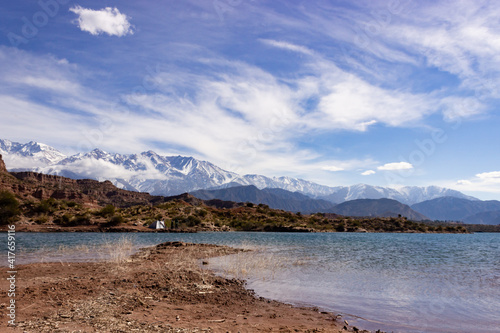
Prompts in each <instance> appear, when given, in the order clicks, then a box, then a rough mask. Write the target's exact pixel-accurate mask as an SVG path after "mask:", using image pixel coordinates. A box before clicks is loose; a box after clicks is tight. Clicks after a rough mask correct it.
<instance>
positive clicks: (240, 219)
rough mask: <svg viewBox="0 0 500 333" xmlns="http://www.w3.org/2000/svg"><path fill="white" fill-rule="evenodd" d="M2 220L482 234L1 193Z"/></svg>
mask: <svg viewBox="0 0 500 333" xmlns="http://www.w3.org/2000/svg"><path fill="white" fill-rule="evenodd" d="M0 218H1V221H2V223H3V224H5V223H6V222H5V221H10V220H12V221H14V220H16V219H20V218H24V220H28V221H32V222H34V223H36V224H42V225H49V224H55V225H59V226H64V227H71V226H97V227H104V228H108V227H120V228H122V227H127V226H148V225H149V224H151V223H153V222H154V221H156V220H163V221H165V225H166V228H167V229H170V230H174V231H196V230H223V231H225V230H235V231H295V232H312V231H324V232H419V233H424V232H447V233H464V232H468V231H479V229H478V228H477V227H476V229H474V230H472V229H467V228H466V227H465V226H464V225H457V224H436V223H417V222H413V221H409V220H407V219H406V218H405V217H402V216H400V217H389V218H384V217H380V218H373V217H367V218H353V217H344V216H338V215H335V214H322V213H316V214H311V215H307V214H302V213H296V214H295V213H291V212H287V211H284V210H278V209H271V208H269V206H267V205H264V204H259V205H254V204H249V203H242V204H235V205H234V207H233V208H215V207H211V206H206V205H204V204H202V203H197V204H189V203H187V202H184V201H182V200H179V199H177V200H173V201H168V202H162V203H159V204H157V205H140V206H132V207H127V208H119V207H115V206H113V205H109V204H108V205H106V206H104V207H97V208H90V207H85V206H83V205H81V204H78V203H75V202H74V201H65V200H57V199H53V198H50V199H46V200H40V201H38V202H37V201H33V199H32V201H26V202H25V203H24V204H22V205H20V204H19V202H18V201H17V199H16V198H15V196H14V195H13V194H11V193H9V192H0Z"/></svg>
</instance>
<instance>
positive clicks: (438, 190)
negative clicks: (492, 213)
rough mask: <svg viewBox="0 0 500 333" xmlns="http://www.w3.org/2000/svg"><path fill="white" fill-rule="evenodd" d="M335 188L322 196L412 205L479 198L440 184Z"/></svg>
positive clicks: (338, 199) (332, 199) (344, 199)
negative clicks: (392, 200)
mask: <svg viewBox="0 0 500 333" xmlns="http://www.w3.org/2000/svg"><path fill="white" fill-rule="evenodd" d="M333 189H335V191H334V192H333V193H331V194H329V195H326V196H321V197H320V198H321V199H324V200H327V201H330V202H333V203H341V202H344V201H350V200H356V199H382V198H388V199H394V200H397V201H399V202H401V203H404V204H407V205H412V204H415V203H417V202H421V201H424V200H431V199H435V198H439V197H443V196H451V197H457V198H463V199H468V200H478V199H476V198H474V197H470V196H467V195H465V194H463V193H461V192H458V191H455V190H451V189H447V188H442V187H438V186H427V187H418V186H405V187H401V188H399V189H395V188H389V187H381V186H371V185H366V184H357V185H353V186H338V187H333Z"/></svg>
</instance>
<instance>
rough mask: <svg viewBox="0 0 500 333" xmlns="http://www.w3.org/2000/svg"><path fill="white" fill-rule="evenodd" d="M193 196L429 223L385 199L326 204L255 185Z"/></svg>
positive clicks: (405, 207) (410, 210)
mask: <svg viewBox="0 0 500 333" xmlns="http://www.w3.org/2000/svg"><path fill="white" fill-rule="evenodd" d="M190 194H191V195H193V196H195V197H197V198H199V199H202V200H211V199H220V200H227V201H236V202H251V203H255V204H258V203H263V204H266V205H268V206H269V207H270V208H274V209H283V210H287V211H292V212H301V213H316V212H322V213H334V214H337V215H345V216H362V217H373V216H381V217H398V216H399V215H401V216H405V217H407V218H408V219H410V220H414V221H422V220H428V218H427V217H426V216H424V215H423V214H420V213H418V212H416V211H414V210H412V209H411V208H410V207H409V206H408V205H405V204H402V203H400V202H399V201H396V200H392V199H385V198H381V199H356V200H349V201H345V202H343V203H341V204H334V203H332V202H329V201H326V200H321V199H312V198H310V197H308V196H306V195H303V194H300V193H298V192H290V191H286V190H282V189H276V188H265V189H262V190H259V189H258V188H257V187H255V186H253V185H250V186H238V187H231V188H228V189H218V190H198V191H194V192H191V193H190Z"/></svg>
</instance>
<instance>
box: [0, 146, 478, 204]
mask: <svg viewBox="0 0 500 333" xmlns="http://www.w3.org/2000/svg"><path fill="white" fill-rule="evenodd" d="M0 154H3V155H4V158H5V161H6V164H7V167H8V168H9V170H31V171H36V172H41V173H46V174H55V175H60V176H65V177H69V178H75V179H78V178H91V179H97V180H101V181H102V180H110V181H111V182H113V183H114V184H115V185H116V186H118V187H120V188H124V189H127V190H133V191H140V192H149V193H151V194H153V195H164V196H169V195H177V194H181V193H184V192H192V191H196V190H200V189H221V188H227V187H232V186H241V185H254V186H256V187H257V188H259V189H263V188H279V189H283V190H287V191H291V192H300V193H302V194H305V195H308V196H310V197H312V198H318V199H325V200H328V201H330V202H333V203H341V202H344V201H348V200H354V199H380V198H389V199H394V200H397V201H399V202H401V203H404V204H408V205H411V204H415V203H418V202H422V201H425V200H431V199H435V198H438V197H442V196H451V197H457V198H464V199H469V200H476V199H475V198H472V197H469V196H466V195H464V194H463V193H460V192H458V191H454V190H450V189H445V188H441V187H436V186H429V187H415V186H407V187H402V188H399V189H395V188H387V187H380V186H370V185H365V184H358V185H353V186H337V187H329V186H324V185H320V184H316V183H313V182H310V181H306V180H302V179H296V178H290V177H272V178H271V177H266V176H262V175H239V174H236V173H234V172H230V171H226V170H223V169H221V168H219V167H218V166H216V165H214V164H212V163H210V162H207V161H200V160H197V159H195V158H193V157H184V156H161V155H158V154H157V153H155V152H153V151H147V152H143V153H140V154H131V155H124V154H113V153H108V152H105V151H102V150H99V149H95V150H93V151H91V152H89V153H85V154H83V153H79V154H76V155H73V156H69V157H67V156H65V155H64V154H62V153H61V152H59V151H57V150H56V149H54V148H52V147H49V146H47V145H44V144H41V143H36V142H30V143H27V144H20V143H17V142H11V141H8V140H0Z"/></svg>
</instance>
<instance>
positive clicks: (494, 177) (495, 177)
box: [476, 171, 500, 181]
mask: <svg viewBox="0 0 500 333" xmlns="http://www.w3.org/2000/svg"><path fill="white" fill-rule="evenodd" d="M476 177H477V178H479V179H484V180H488V181H500V171H492V172H483V173H478V174H477V175H476Z"/></svg>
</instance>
